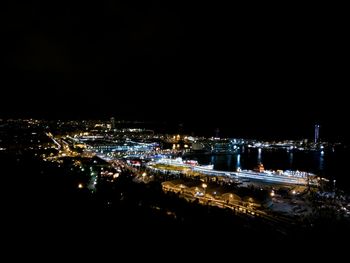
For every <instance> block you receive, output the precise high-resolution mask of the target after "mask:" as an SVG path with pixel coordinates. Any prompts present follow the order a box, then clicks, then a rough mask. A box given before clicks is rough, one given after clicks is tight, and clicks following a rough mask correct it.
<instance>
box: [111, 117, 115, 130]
mask: <svg viewBox="0 0 350 263" xmlns="http://www.w3.org/2000/svg"><path fill="white" fill-rule="evenodd" d="M111 129H112V130H114V129H115V119H114V117H112V118H111Z"/></svg>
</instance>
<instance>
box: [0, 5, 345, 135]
mask: <svg viewBox="0 0 350 263" xmlns="http://www.w3.org/2000/svg"><path fill="white" fill-rule="evenodd" d="M6 2H8V3H6ZM29 2H30V3H25V4H22V3H19V1H5V4H4V7H3V8H2V9H3V10H2V14H1V18H2V20H3V21H2V30H1V32H2V44H1V45H2V51H3V55H2V67H3V70H2V73H3V74H2V75H3V77H2V85H1V86H2V89H4V90H7V92H6V94H5V93H4V91H2V93H3V95H2V96H1V105H0V117H1V116H3V117H22V116H23V117H31V116H33V117H38V118H42V117H43V118H52V119H54V118H78V119H81V118H105V119H108V118H110V117H111V116H115V117H116V118H117V119H137V120H155V121H168V122H174V123H175V122H183V123H185V125H187V126H188V127H196V129H197V130H198V129H202V128H203V129H207V130H208V131H209V132H211V131H213V130H214V129H215V128H220V131H222V132H223V133H225V132H226V133H227V134H232V135H236V136H257V137H273V136H279V137H283V138H288V137H307V136H312V128H313V125H314V123H315V122H320V123H321V127H322V130H321V136H322V132H323V136H324V137H327V138H330V139H335V140H337V139H338V138H342V139H343V138H345V137H346V136H347V134H348V133H349V129H348V128H346V126H347V120H348V117H347V114H346V112H347V109H348V106H347V96H346V95H345V91H344V90H343V88H344V87H345V88H346V87H348V86H349V83H348V82H349V81H348V66H347V64H348V61H349V51H348V47H349V41H348V39H347V37H348V36H347V35H348V28H347V26H346V24H347V23H346V21H345V14H344V13H342V12H345V9H343V8H341V7H337V8H333V7H330V6H315V5H314V6H265V5H264V6H254V5H249V6H238V5H237V6H221V5H218V4H215V5H214V2H213V3H209V4H208V5H205V4H203V3H201V4H200V5H191V4H189V3H187V1H183V3H182V2H181V1H140V2H141V3H139V2H137V1H125V2H126V3H121V2H119V1H112V0H110V1H98V2H94V3H89V2H83V3H80V4H78V3H72V1H59V2H55V3H52V1H29ZM163 2H166V3H163ZM341 10H344V11H341ZM158 88H160V89H161V92H160V93H159V92H158V91H156V90H157V89H158ZM205 88H206V90H204V89H205ZM321 89H322V90H321Z"/></svg>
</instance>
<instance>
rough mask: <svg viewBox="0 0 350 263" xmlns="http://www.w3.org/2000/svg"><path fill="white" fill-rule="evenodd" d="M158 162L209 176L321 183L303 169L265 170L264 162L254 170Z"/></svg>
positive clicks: (300, 183)
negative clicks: (229, 169) (222, 168)
mask: <svg viewBox="0 0 350 263" xmlns="http://www.w3.org/2000/svg"><path fill="white" fill-rule="evenodd" d="M157 163H161V164H167V165H173V166H182V167H188V168H191V170H193V171H196V172H200V173H202V174H206V175H209V176H227V177H232V178H235V179H238V180H240V181H245V182H246V181H261V182H266V183H275V184H293V185H304V186H307V185H309V186H317V185H319V180H318V177H317V176H316V175H315V174H312V173H308V172H302V171H289V170H287V171H283V170H277V171H270V170H265V169H264V166H263V164H259V165H258V167H257V168H256V169H254V170H241V169H237V171H235V172H232V171H219V170H214V169H213V165H199V164H198V162H197V161H192V160H187V161H183V160H182V158H176V159H167V158H165V159H161V160H158V161H157Z"/></svg>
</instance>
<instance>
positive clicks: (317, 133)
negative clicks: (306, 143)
mask: <svg viewBox="0 0 350 263" xmlns="http://www.w3.org/2000/svg"><path fill="white" fill-rule="evenodd" d="M319 140H320V125H319V124H315V137H314V143H318V141H319Z"/></svg>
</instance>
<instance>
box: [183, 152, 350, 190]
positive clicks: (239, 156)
mask: <svg viewBox="0 0 350 263" xmlns="http://www.w3.org/2000/svg"><path fill="white" fill-rule="evenodd" d="M348 156H350V155H349V150H348V149H338V150H336V151H334V152H333V151H329V152H325V153H323V154H322V153H321V152H319V151H296V152H292V151H286V150H269V149H260V150H259V149H257V148H247V147H245V148H243V149H242V150H241V151H240V152H237V153H235V154H219V155H215V154H213V155H208V154H197V153H189V154H186V158H187V159H194V160H198V162H199V163H200V164H204V165H207V164H213V165H214V169H216V170H220V171H235V170H236V169H237V168H238V167H240V168H241V169H249V170H250V169H254V168H255V167H256V166H257V164H258V163H260V162H261V163H263V164H264V167H265V169H267V170H279V169H282V170H299V171H306V172H311V173H315V174H317V175H319V176H321V177H325V178H327V179H329V180H332V181H333V180H336V187H337V188H340V189H343V190H346V191H347V192H349V191H350V177H349V176H348V173H347V170H348V167H347V166H348V165H347V158H348Z"/></svg>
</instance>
